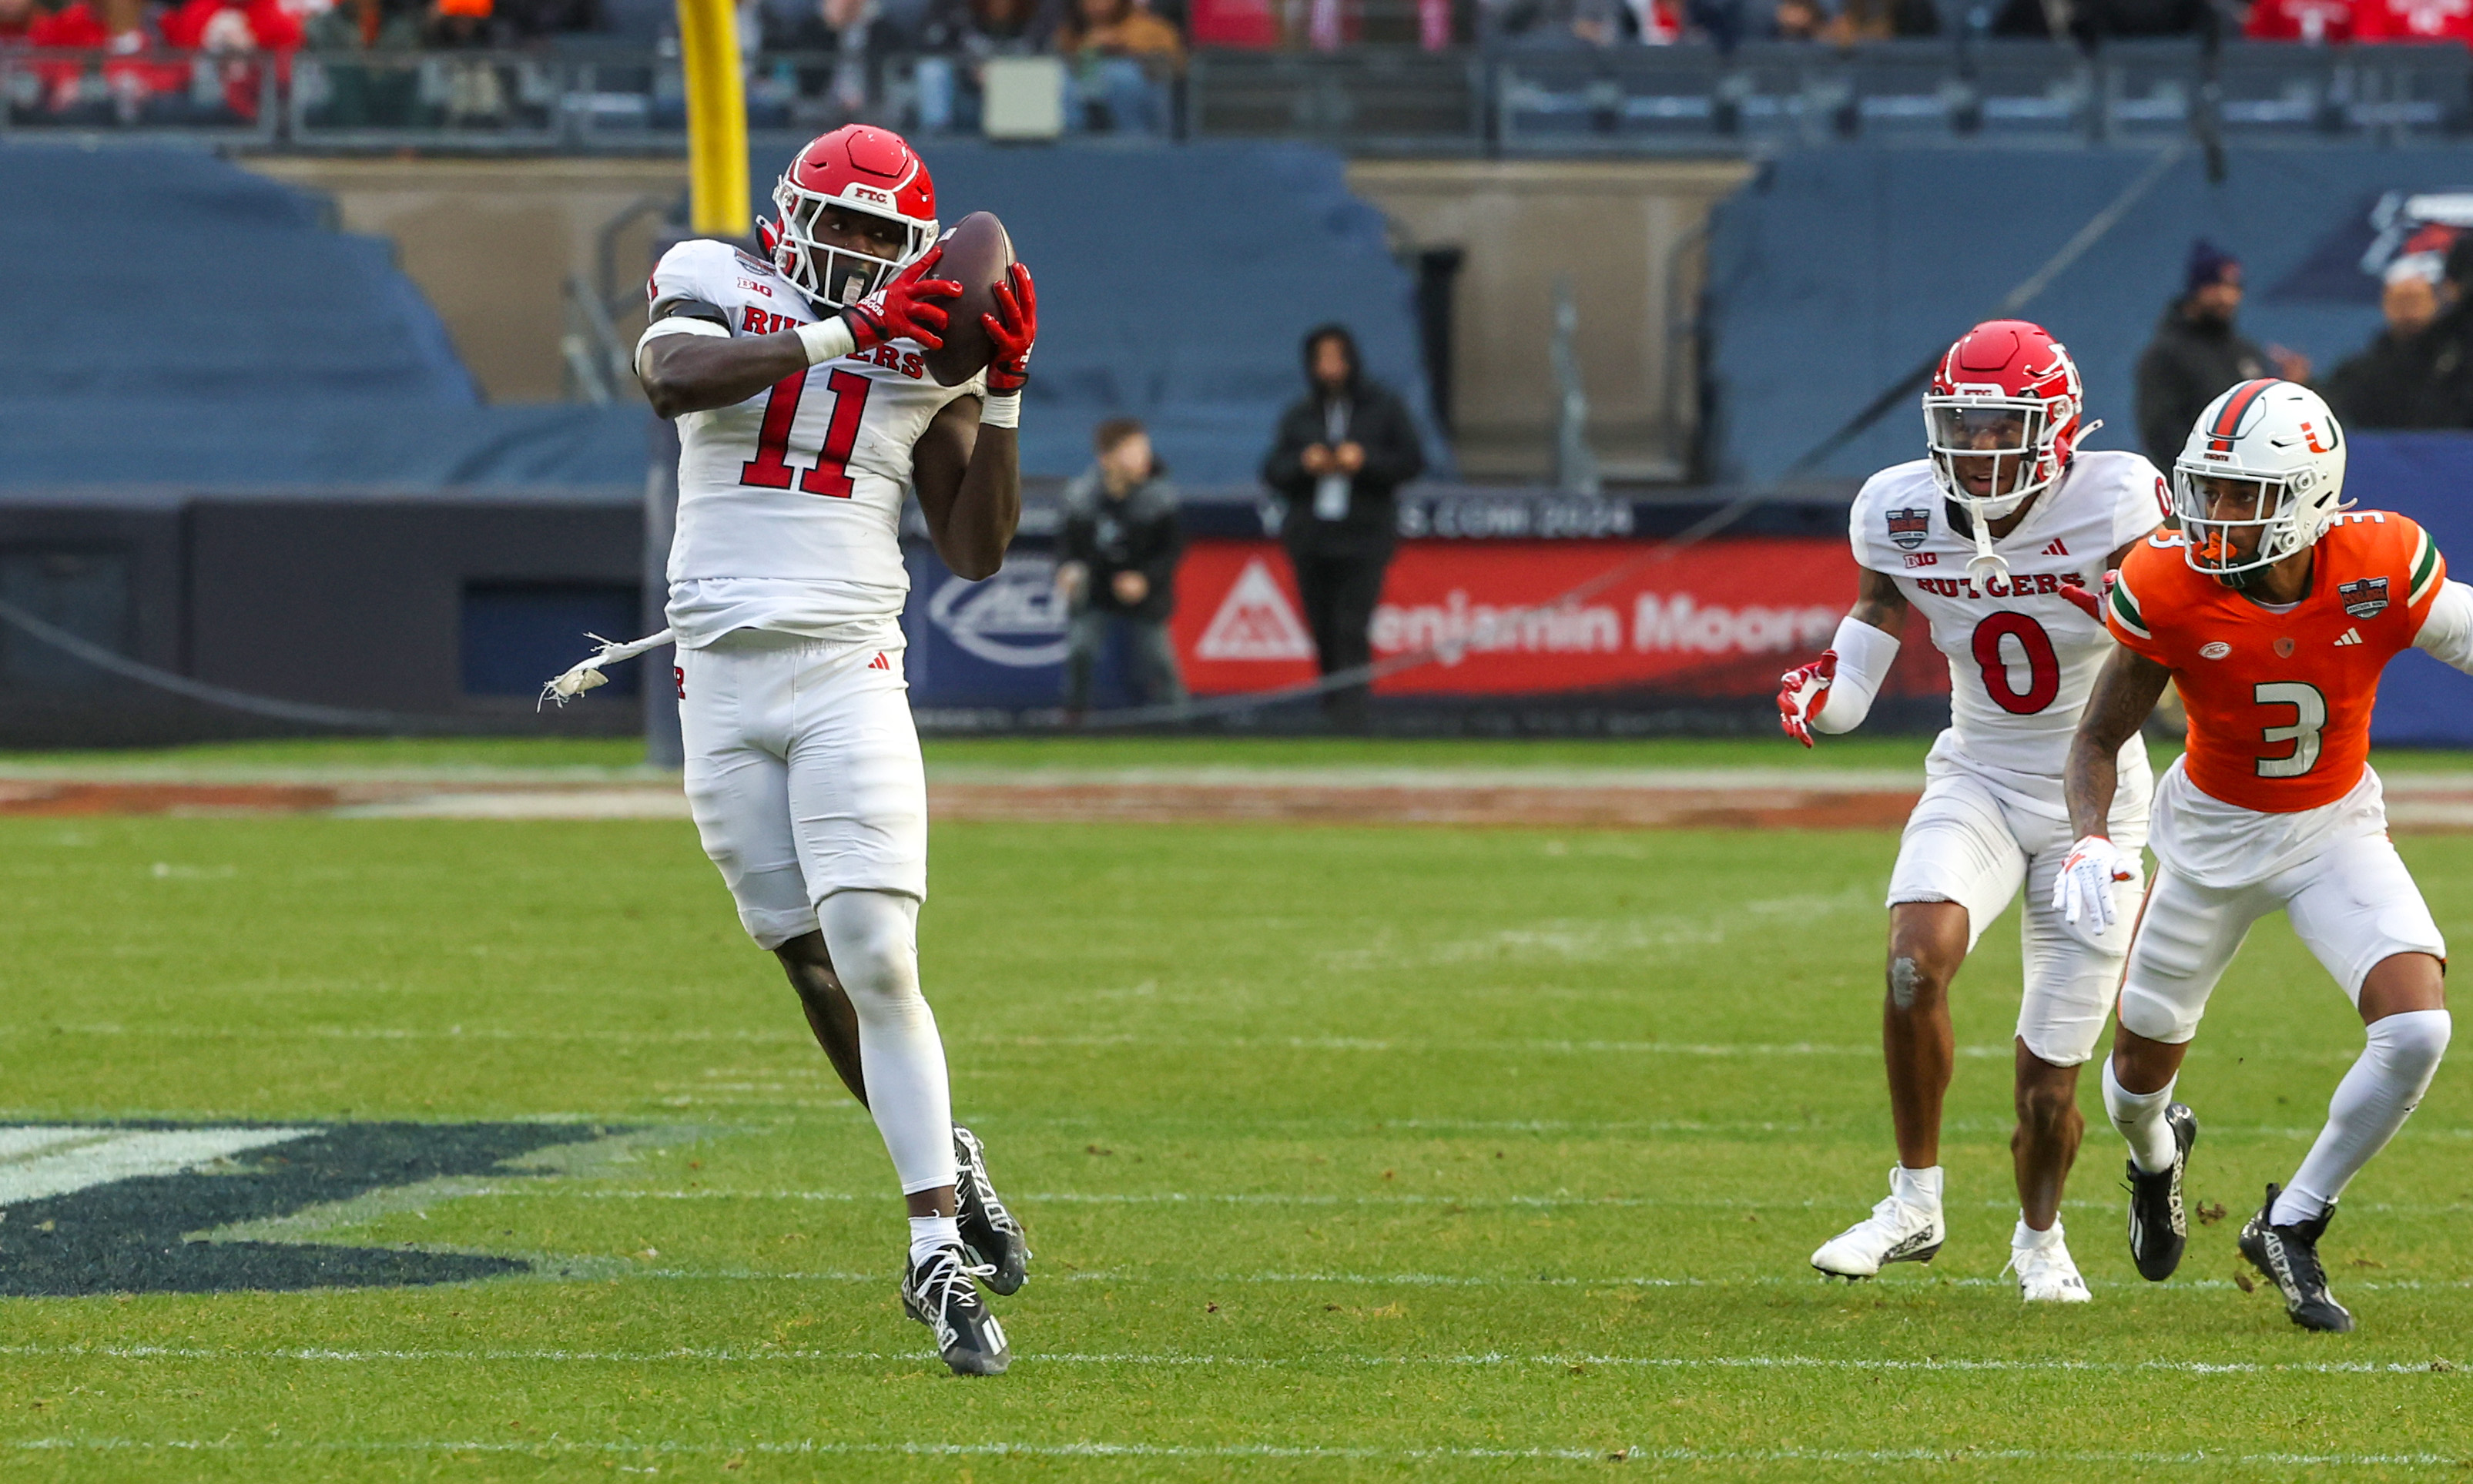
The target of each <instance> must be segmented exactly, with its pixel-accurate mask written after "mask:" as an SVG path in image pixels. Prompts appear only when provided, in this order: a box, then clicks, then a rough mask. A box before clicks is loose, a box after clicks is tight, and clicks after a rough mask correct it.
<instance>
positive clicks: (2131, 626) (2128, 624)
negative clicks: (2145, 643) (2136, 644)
mask: <svg viewBox="0 0 2473 1484" xmlns="http://www.w3.org/2000/svg"><path fill="white" fill-rule="evenodd" d="M2112 616H2113V618H2114V619H2115V620H2116V621H2118V622H2119V623H2120V625H2121V626H2122V627H2123V628H2125V629H2126V630H2128V631H2129V632H2130V633H2132V634H2136V635H2138V636H2139V637H2140V638H2142V639H2151V638H2153V637H2155V635H2153V634H2149V633H2148V632H2147V619H2146V616H2145V615H2144V614H2142V613H2140V612H2139V611H2138V600H2137V599H2136V598H2134V597H2131V596H2130V595H2129V579H2128V578H2127V577H2126V576H2125V575H2124V574H2120V573H2115V574H2114V576H2113V579H2112Z"/></svg>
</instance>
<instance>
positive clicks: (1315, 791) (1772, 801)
mask: <svg viewBox="0 0 2473 1484" xmlns="http://www.w3.org/2000/svg"><path fill="white" fill-rule="evenodd" d="M927 793H928V797H927V804H928V810H929V812H930V813H931V814H932V815H934V816H936V817H937V818H940V819H948V820H953V819H963V820H1027V821H1040V822H1055V823H1067V822H1078V821H1098V820H1112V821H1122V822H1127V823H1140V824H1156V825H1178V824H1227V823H1240V822H1241V823H1261V824H1322V825H1498V826H1535V827H1539V828H1549V829H1765V828H1787V827H1793V828H1802V829H1882V828H1895V827H1896V826H1898V825H1900V824H1901V823H1903V822H1904V821H1905V819H1906V817H1907V811H1908V810H1909V809H1910V808H1912V807H1914V802H1915V796H1914V794H1913V793H1911V792H1895V791H1888V792H1810V793H1786V792H1780V791H1778V790H1775V789H1711V788H1670V789H1669V788H1638V787H1632V788H1587V787H1573V786H1563V787H1552V788H1517V787H1501V786H1477V787H1462V788H1454V787H1450V786H1447V785H1444V786H1429V787H1397V786H1393V787H1381V786H1375V787H1351V786H1349V785H1345V784H1332V783H1313V784H1279V783H1244V784H1238V785H1235V786H1230V785H1227V784H1179V783H1159V782H1148V781H1145V782H1138V783H1104V782H1099V783H1049V784H1039V785H1029V786H1024V785H1018V784H991V783H947V784H930V785H929V787H928V791H927Z"/></svg>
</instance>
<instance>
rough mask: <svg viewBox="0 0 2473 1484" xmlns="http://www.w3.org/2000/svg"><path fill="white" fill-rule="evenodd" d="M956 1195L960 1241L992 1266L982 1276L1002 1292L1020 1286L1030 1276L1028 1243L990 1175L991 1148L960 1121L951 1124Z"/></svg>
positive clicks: (984, 1264) (1015, 1289) (980, 1260)
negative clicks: (989, 1159) (989, 1151)
mask: <svg viewBox="0 0 2473 1484" xmlns="http://www.w3.org/2000/svg"><path fill="white" fill-rule="evenodd" d="M953 1199H954V1204H955V1208H956V1209H955V1216H956V1218H957V1219H958V1220H959V1221H960V1223H961V1227H962V1245H963V1246H964V1247H966V1248H968V1249H969V1250H970V1254H971V1257H972V1259H973V1260H975V1261H976V1262H977V1263H978V1264H979V1265H980V1266H982V1267H985V1268H988V1269H989V1270H990V1271H989V1272H987V1273H983V1274H981V1275H980V1276H981V1277H982V1278H983V1279H985V1280H986V1281H987V1285H988V1286H989V1287H990V1288H993V1289H995V1290H996V1292H998V1293H1013V1292H1016V1291H1018V1290H1020V1287H1021V1285H1022V1284H1023V1283H1024V1282H1026V1281H1029V1280H1028V1278H1027V1276H1026V1271H1025V1270H1026V1269H1028V1268H1029V1266H1030V1243H1029V1241H1028V1240H1027V1239H1026V1238H1025V1237H1023V1235H1022V1234H1021V1223H1020V1222H1019V1221H1016V1220H1014V1219H1013V1212H1011V1211H1009V1210H1006V1209H1005V1204H1004V1200H1003V1198H1002V1197H1000V1196H998V1195H997V1194H996V1185H995V1183H994V1182H993V1181H990V1180H989V1179H988V1152H987V1150H986V1149H985V1148H984V1147H982V1146H981V1145H980V1143H979V1137H978V1136H977V1135H975V1134H973V1133H972V1132H971V1131H970V1130H968V1129H966V1128H963V1127H962V1126H961V1125H960V1124H958V1123H957V1124H955V1125H953Z"/></svg>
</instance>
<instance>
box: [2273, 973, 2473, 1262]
mask: <svg viewBox="0 0 2473 1484" xmlns="http://www.w3.org/2000/svg"><path fill="white" fill-rule="evenodd" d="M2453 1029H2454V1022H2453V1021H2452V1020H2451V1019H2450V1018H2449V1017H2448V1014H2447V1012H2446V1011H2444V1010H2408V1011H2405V1012H2404V1013H2403V1014H2401V1015H2391V1016H2389V1017H2386V1018H2385V1019H2382V1020H2373V1021H2371V1022H2370V1024H2369V1032H2368V1038H2367V1041H2366V1043H2365V1045H2364V1046H2363V1047H2362V1055H2361V1057H2360V1059H2359V1060H2357V1061H2355V1062H2354V1063H2353V1067H2352V1070H2350V1071H2348V1072H2346V1073H2344V1080H2343V1081H2341V1082H2340V1083H2338V1084H2336V1095H2335V1096H2334V1097H2332V1098H2330V1099H2328V1102H2327V1126H2326V1127H2325V1128H2323V1129H2321V1130H2319V1131H2318V1141H2317V1143H2315V1144H2312V1145H2311V1146H2310V1153H2309V1154H2308V1155H2307V1156H2306V1157H2305V1158H2304V1159H2303V1160H2302V1161H2301V1168H2300V1169H2298V1170H2296V1171H2294V1172H2293V1183H2292V1184H2291V1185H2286V1186H2285V1187H2284V1193H2283V1194H2282V1195H2280V1196H2277V1197H2276V1199H2275V1209H2274V1210H2273V1211H2272V1212H2270V1213H2269V1216H2268V1219H2269V1221H2271V1222H2273V1223H2275V1224H2276V1225H2277V1226H2281V1227H2289V1226H2294V1225H2297V1224H2299V1223H2301V1222H2304V1221H2308V1220H2310V1219H2311V1218H2312V1217H2314V1216H2317V1214H2319V1213H2320V1212H2321V1211H2324V1210H2325V1209H2327V1208H2329V1207H2330V1206H2333V1205H2335V1204H2336V1198H2337V1197H2338V1196H2340V1195H2342V1194H2343V1193H2344V1186H2345V1185H2349V1184H2350V1183H2351V1182H2352V1179H2353V1177H2354V1176H2355V1175H2358V1174H2360V1173H2361V1172H2362V1166H2363V1165H2365V1164H2367V1163H2369V1162H2370V1157H2371V1156H2373V1155H2375V1154H2377V1153H2378V1152H2379V1151H2380V1150H2382V1149H2384V1148H2386V1147H2387V1143H2388V1140H2389V1139H2390V1138H2393V1137H2395V1131H2396V1130H2398V1129H2400V1128H2403V1127H2404V1120H2405V1119H2406V1117H2407V1116H2409V1115H2410V1114H2411V1113H2413V1109H2415V1108H2417V1107H2419V1106H2420V1104H2421V1095H2422V1093H2424V1092H2426V1091H2428V1090H2429V1089H2430V1079H2431V1078H2432V1076H2434V1075H2435V1074H2436V1073H2437V1071H2438V1059H2439V1058H2440V1057H2441V1056H2444V1055H2445V1054H2446V1053H2447V1039H2448V1035H2449V1032H2450V1031H2452V1030H2453Z"/></svg>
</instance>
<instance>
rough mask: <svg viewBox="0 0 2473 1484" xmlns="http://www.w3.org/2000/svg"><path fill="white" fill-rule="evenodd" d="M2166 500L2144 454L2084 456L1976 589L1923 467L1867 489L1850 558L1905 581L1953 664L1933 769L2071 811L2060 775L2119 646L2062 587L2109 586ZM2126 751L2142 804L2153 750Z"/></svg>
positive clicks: (1946, 504) (1957, 527)
mask: <svg viewBox="0 0 2473 1484" xmlns="http://www.w3.org/2000/svg"><path fill="white" fill-rule="evenodd" d="M2166 499H2167V491H2166V487H2165V484H2164V480H2163V478H2162V476H2161V475H2159V474H2157V473H2156V472H2155V466H2153V465H2152V464H2149V463H2148V462H2147V460H2145V459H2144V458H2142V457H2140V456H2139V455H2137V454H2134V453H2121V452H2093V453H2081V454H2079V455H2077V458H2075V459H2073V460H2072V461H2071V463H2070V467H2069V469H2068V471H2067V472H2065V473H2064V474H2063V475H2062V476H2061V478H2060V479H2059V481H2057V482H2056V483H2055V484H2054V485H2053V487H2052V488H2051V489H2048V490H2046V491H2044V492H2043V493H2042V494H2041V495H2039V496H2038V497H2037V498H2036V500H2035V503H2034V504H2033V505H2032V506H2031V507H2030V508H2029V510H2028V512H2027V515H2026V518H2025V519H2023V520H2021V521H2019V522H2018V526H2017V529H2015V530H2013V531H2011V532H2010V533H2009V534H2008V535H2007V536H2005V537H2004V538H2002V539H1999V540H1997V541H1995V542H1994V543H1993V550H1995V551H1997V552H1999V553H2000V554H2001V556H2002V557H2003V558H2004V559H2005V560H2006V561H2007V562H2008V563H2009V577H2008V580H2007V581H2006V582H2001V581H1997V580H1996V581H1995V582H1994V583H1993V584H1992V585H1991V590H1989V591H1979V590H1977V588H1976V586H1975V585H1974V584H1973V583H1971V582H1969V581H1968V580H1967V576H1966V564H1967V562H1969V561H1971V560H1973V558H1974V556H1975V537H1974V534H1973V532H1972V530H1971V529H1970V528H1968V527H1967V526H1965V525H1964V524H1962V523H1961V522H1963V521H1964V520H1965V519H1966V515H1965V513H1964V512H1963V511H1962V510H1960V509H1959V508H1957V506H1955V505H1954V504H1953V503H1952V502H1950V501H1949V500H1948V499H1946V498H1945V497H1944V496H1943V495H1942V494H1941V491H1940V486H1939V485H1938V484H1937V483H1935V482H1934V481H1933V469H1932V464H1931V462H1930V461H1929V460H1925V459H1917V460H1915V461H1914V462H1913V463H1911V464H1900V465H1896V466H1894V467H1889V468H1885V469H1883V470H1882V471H1881V472H1879V473H1877V474H1875V475H1873V476H1872V477H1871V478H1870V479H1869V480H1867V481H1866V482H1865V483H1864V485H1863V491H1862V492H1861V494H1858V495H1857V496H1856V497H1855V507H1854V511H1853V513H1852V515H1851V516H1850V518H1849V522H1848V536H1849V539H1851V540H1852V542H1853V544H1854V547H1855V560H1856V562H1859V563H1861V565H1863V566H1865V567H1868V568H1870V569H1871V570H1873V571H1875V572H1879V573H1881V574H1883V575H1885V576H1887V577H1890V578H1894V579H1895V580H1896V581H1897V584H1898V590H1899V591H1901V592H1903V593H1905V594H1906V597H1907V601H1908V602H1909V604H1911V605H1912V606H1913V608H1914V610H1915V611H1916V612H1917V613H1919V614H1921V615H1922V616H1923V618H1924V619H1925V621H1926V622H1927V623H1929V624H1930V625H1931V626H1932V640H1933V645H1934V646H1935V647H1937V648H1938V649H1939V650H1940V652H1941V653H1942V654H1943V655H1946V656H1948V657H1949V688H1950V722H1951V725H1950V730H1948V731H1947V732H1944V733H1943V734H1942V736H1941V740H1940V744H1939V745H1938V746H1936V747H1934V748H1933V757H1934V759H1935V760H1946V761H1947V762H1949V763H1952V764H1954V765H1956V766H1958V767H1962V768H1965V769H1966V770H1967V771H1969V772H1972V773H1976V774H1979V775H1981V776H1982V777H1983V778H1985V779H1986V780H1987V781H1990V782H1994V783H1997V784H2000V785H2002V786H2003V787H2005V788H2006V789H2007V790H2008V791H2009V792H2011V793H2012V794H2014V795H2016V796H2018V797H2019V800H2020V802H2022V803H2025V804H2028V805H2029V806H2030V807H2032V808H2034V809H2035V810H2036V812H2038V813H2044V814H2051V813H2054V812H2056V811H2057V812H2060V813H2061V814H2063V815H2064V817H2065V816H2066V810H2064V809H2063V806H2062V803H2061V767H2062V764H2063V762H2064V761H2065V760H2066V759H2067V758H2068V756H2069V751H2070V740H2071V738H2072V737H2073V736H2074V735H2075V734H2076V733H2077V725H2078V713H2079V712H2080V711H2082V710H2084V709H2085V707H2086V702H2087V696H2088V693H2089V692H2090V691H2092V690H2093V689H2094V688H2095V678H2096V673H2097V672H2098V671H2099V670H2101V668H2102V667H2103V662H2104V659H2105V658H2106V657H2107V656H2108V655H2110V654H2111V652H2112V647H2113V646H2112V639H2111V637H2110V635H2108V634H2105V632H2104V627H2103V624H2102V621H2101V620H2100V619H2098V618H2095V617H2093V616H2091V615H2089V614H2088V613H2087V612H2086V611H2085V610H2082V609H2080V608H2078V606H2077V604H2075V603H2072V602H2071V601H2070V600H2069V599H2068V598H2066V597H2064V596H2062V592H2061V589H2062V588H2063V586H2083V587H2086V588H2087V589H2089V590H2090V591H2095V592H2101V591H2102V588H2103V571H2104V559H2105V558H2107V557H2109V556H2110V555H2111V554H2112V553H2114V552H2116V551H2118V550H2120V549H2121V548H2122V547H2124V546H2125V545H2127V544H2129V543H2130V542H2131V541H2134V540H2137V539H2140V538H2142V537H2144V536H2145V535H2146V534H2147V533H2148V532H2149V531H2151V530H2153V529H2154V528H2155V526H2156V525H2157V524H2158V523H2159V522H2160V521H2161V520H2162V519H2163V517H2164V511H2165V502H2166ZM1908 634H1909V637H1911V636H1912V634H1913V629H1912V627H1911V626H1909V629H1908ZM2133 754H2134V755H2133ZM2121 755H2122V788H2123V791H2124V792H2125V794H2126V793H2128V792H2131V791H2133V790H2134V791H2135V792H2136V793H2138V794H2139V795H2140V797H2142V798H2143V797H2144V796H2145V793H2146V789H2147V784H2148V768H2147V752H2146V744H2145V743H2144V742H2143V741H2141V740H2140V739H2138V738H2136V737H2132V738H2131V739H2130V740H2129V743H2128V744H2127V745H2126V746H2125V747H2124V748H2123V749H2122V754H2121ZM2133 773H2134V777H2133Z"/></svg>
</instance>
